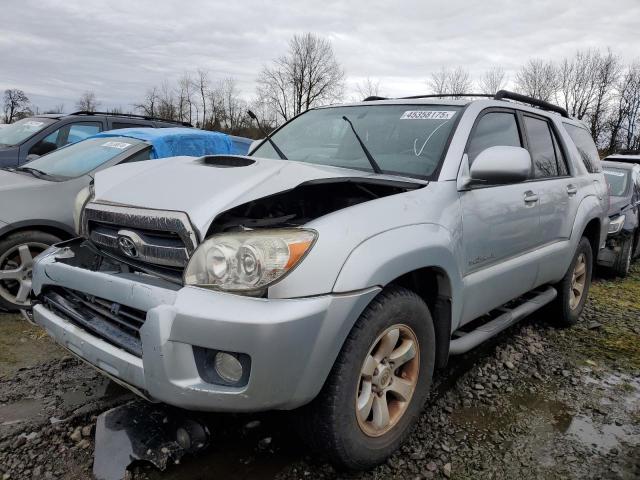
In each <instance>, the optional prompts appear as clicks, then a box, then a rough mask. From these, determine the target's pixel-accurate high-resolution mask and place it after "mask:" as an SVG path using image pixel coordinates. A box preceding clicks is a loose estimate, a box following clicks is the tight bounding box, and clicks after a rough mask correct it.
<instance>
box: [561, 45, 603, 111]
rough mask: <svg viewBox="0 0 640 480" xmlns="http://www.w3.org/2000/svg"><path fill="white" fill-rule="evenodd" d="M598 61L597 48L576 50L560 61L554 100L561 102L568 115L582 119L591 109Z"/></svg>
mask: <svg viewBox="0 0 640 480" xmlns="http://www.w3.org/2000/svg"><path fill="white" fill-rule="evenodd" d="M599 62H600V54H599V52H598V51H597V50H586V51H580V50H578V51H577V52H576V53H575V55H574V56H573V58H571V59H568V58H565V59H563V60H562V62H560V65H559V67H558V71H557V74H558V92H556V97H557V98H556V100H557V101H558V103H561V104H563V106H564V108H565V109H566V110H567V111H568V112H569V115H571V116H573V117H576V118H578V119H582V118H584V117H585V115H587V113H588V112H589V111H590V110H591V108H592V106H593V102H594V101H595V98H596V92H597V88H598V83H597V77H596V71H597V69H598V65H599Z"/></svg>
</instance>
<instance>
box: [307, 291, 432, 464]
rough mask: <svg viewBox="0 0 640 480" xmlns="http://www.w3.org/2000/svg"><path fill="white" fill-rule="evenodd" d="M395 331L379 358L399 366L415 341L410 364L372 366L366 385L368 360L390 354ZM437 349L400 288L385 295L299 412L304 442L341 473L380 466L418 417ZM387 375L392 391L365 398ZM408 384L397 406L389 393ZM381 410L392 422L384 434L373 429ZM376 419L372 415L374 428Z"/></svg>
mask: <svg viewBox="0 0 640 480" xmlns="http://www.w3.org/2000/svg"><path fill="white" fill-rule="evenodd" d="M396 329H397V330H398V334H399V337H398V338H399V340H398V341H397V343H394V345H395V347H394V348H392V349H391V351H392V353H391V355H389V356H388V357H385V358H389V360H390V361H393V359H394V358H400V357H399V355H400V353H399V352H403V351H410V349H409V350H407V348H405V347H406V346H407V345H409V344H410V343H411V342H414V341H415V342H416V343H417V345H415V344H414V346H415V347H416V348H415V349H414V350H413V352H414V356H413V357H412V358H411V359H410V360H408V361H406V363H402V364H400V361H401V360H398V361H397V362H396V364H400V365H401V366H400V367H398V368H393V367H394V366H395V365H391V364H388V363H387V364H384V363H377V365H378V367H376V369H375V370H373V372H374V373H373V374H372V375H371V376H370V377H369V376H367V375H366V374H363V372H364V371H365V370H367V369H368V368H369V367H368V366H370V364H369V360H370V359H371V360H372V361H373V359H375V357H376V356H382V353H381V352H382V351H383V350H385V351H388V348H387V349H385V348H383V345H391V343H392V342H393V338H396V337H395V333H394V332H395V330H396ZM412 335H413V336H412ZM389 339H391V340H389ZM407 342H408V343H407ZM376 346H378V348H375V349H374V347H376ZM435 347H436V343H435V333H434V328H433V321H432V319H431V314H430V312H429V308H428V307H427V305H426V304H425V302H424V301H423V300H422V299H421V298H420V297H419V296H418V295H416V294H415V293H414V292H412V291H410V290H407V289H404V288H400V287H395V286H394V287H390V288H387V289H385V290H383V291H382V292H381V293H380V294H378V296H377V297H376V298H375V299H374V300H373V301H372V302H371V303H370V304H369V306H368V307H367V308H366V309H365V311H364V312H363V313H362V315H361V316H360V318H359V319H358V321H357V322H356V324H355V326H354V327H353V329H352V330H351V332H350V334H349V336H348V337H347V339H346V341H345V343H344V345H343V347H342V350H341V352H340V354H339V356H338V358H337V360H336V362H335V364H334V366H333V369H332V371H331V373H330V375H329V377H328V379H327V381H326V382H325V385H324V387H323V389H322V391H321V392H320V394H319V395H318V396H317V397H316V399H315V400H314V401H313V402H312V403H311V404H310V405H308V406H307V407H304V408H303V409H301V411H300V415H299V423H300V425H301V426H302V433H303V438H304V440H305V441H307V443H309V444H310V446H311V448H312V449H313V450H315V451H316V452H317V453H319V454H320V455H321V456H323V457H324V458H326V459H327V460H328V461H329V462H331V463H332V464H333V465H334V466H335V467H336V468H338V469H341V470H351V471H355V470H364V469H369V468H372V467H374V466H375V465H378V464H380V463H382V462H384V461H385V460H386V459H387V458H388V457H389V456H390V455H391V454H392V453H393V452H394V451H395V450H396V449H398V447H399V446H400V445H401V444H402V442H403V441H404V440H405V439H406V437H407V436H408V435H409V433H410V432H411V430H412V427H413V426H414V424H415V422H416V419H417V418H418V416H419V414H420V412H421V411H422V407H423V406H424V403H425V401H426V399H427V396H428V394H429V388H430V385H431V379H432V377H433V371H434V364H435ZM409 356H410V354H408V355H407V358H408V357H409ZM365 359H367V362H365ZM383 362H384V360H383ZM416 365H417V367H416ZM378 368H379V369H378ZM369 371H371V370H369ZM388 375H391V383H390V384H389V385H388V387H385V388H389V389H391V390H392V391H388V390H385V391H384V392H382V393H380V390H378V392H379V393H378V394H375V393H372V394H371V395H369V394H368V393H369V392H370V391H371V390H369V389H368V388H369V387H370V388H371V389H373V390H374V391H375V390H377V389H378V388H379V385H384V384H385V383H384V382H385V380H384V379H385V378H388ZM366 378H368V379H369V380H365V379H366ZM378 381H379V383H378V385H376V382H378ZM412 381H413V390H412V392H413V393H412V394H409V395H406V396H407V397H408V398H409V400H408V401H405V402H401V401H400V398H401V397H399V396H397V394H396V393H395V392H394V391H393V389H394V388H395V389H397V390H401V389H404V388H406V385H407V384H411V383H412ZM404 391H405V392H407V390H404ZM366 398H372V400H371V401H372V402H373V403H371V410H370V412H371V413H370V414H368V415H367V417H368V418H367V419H363V418H362V417H364V414H363V415H360V416H358V413H357V410H358V408H357V406H356V401H357V399H358V400H361V399H366ZM366 403H368V402H363V403H361V404H362V405H365V404H366ZM382 403H384V404H385V405H388V406H389V410H388V411H389V412H390V413H389V418H390V419H391V421H390V423H389V424H388V425H386V427H385V428H378V427H377V426H376V422H377V423H379V424H380V425H383V424H384V422H383V421H381V420H380V419H381V418H384V415H382V414H380V413H379V412H380V411H382V410H384V409H383V408H382V407H380V405H381V404H382ZM362 411H363V412H365V411H366V407H365V408H363V409H362ZM374 411H377V412H378V417H377V420H376V416H375V413H374ZM369 419H370V420H369Z"/></svg>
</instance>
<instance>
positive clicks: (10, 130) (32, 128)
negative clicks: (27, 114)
mask: <svg viewBox="0 0 640 480" xmlns="http://www.w3.org/2000/svg"><path fill="white" fill-rule="evenodd" d="M54 122H56V120H55V119H53V118H23V119H22V120H18V121H17V122H14V123H11V124H9V125H7V126H6V127H4V128H0V146H5V147H12V146H14V145H18V144H19V143H22V142H23V141H24V140H26V139H27V138H29V137H30V136H31V135H33V134H34V133H38V132H39V131H40V130H42V129H44V128H45V127H46V126H47V125H51V124H52V123H54Z"/></svg>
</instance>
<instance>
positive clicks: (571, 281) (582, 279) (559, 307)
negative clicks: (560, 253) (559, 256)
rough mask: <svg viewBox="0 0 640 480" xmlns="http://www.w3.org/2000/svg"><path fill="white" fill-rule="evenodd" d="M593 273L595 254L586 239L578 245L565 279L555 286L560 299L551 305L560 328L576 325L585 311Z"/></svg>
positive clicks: (582, 239) (555, 320) (583, 238)
mask: <svg viewBox="0 0 640 480" xmlns="http://www.w3.org/2000/svg"><path fill="white" fill-rule="evenodd" d="M592 271H593V252H592V250H591V244H590V243H589V240H588V239H587V238H586V237H582V238H581V239H580V242H579V243H578V248H576V251H575V254H574V255H573V260H572V261H571V264H570V265H569V270H567V273H566V274H565V276H564V278H563V279H562V280H561V281H560V282H559V283H558V284H557V285H555V288H556V290H557V291H558V297H557V298H556V299H555V300H554V303H553V304H552V305H551V307H552V313H553V319H554V322H555V323H556V324H558V325H560V326H564V327H568V326H571V325H574V324H575V323H576V322H577V321H578V319H579V318H580V315H582V310H583V309H584V304H585V303H586V301H587V296H588V294H589V287H590V286H591V273H592Z"/></svg>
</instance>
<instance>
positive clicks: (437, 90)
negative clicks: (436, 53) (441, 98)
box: [427, 67, 471, 95]
mask: <svg viewBox="0 0 640 480" xmlns="http://www.w3.org/2000/svg"><path fill="white" fill-rule="evenodd" d="M427 84H428V85H429V88H430V89H431V92H432V93H434V94H436V95H461V94H463V93H469V91H470V90H471V78H470V76H469V72H468V71H467V70H465V69H464V68H462V67H458V68H455V69H446V68H444V67H443V68H441V69H440V70H439V71H438V72H434V73H432V74H431V77H430V78H429V80H428V81H427Z"/></svg>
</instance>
